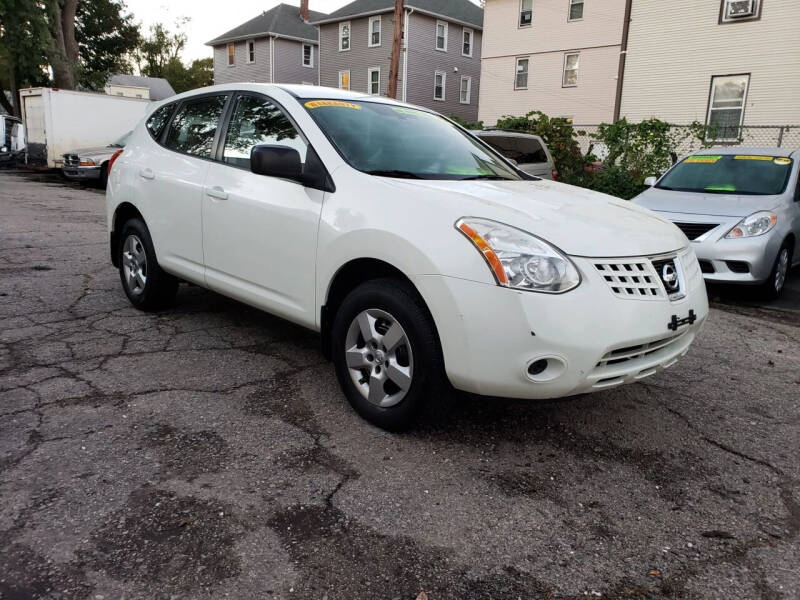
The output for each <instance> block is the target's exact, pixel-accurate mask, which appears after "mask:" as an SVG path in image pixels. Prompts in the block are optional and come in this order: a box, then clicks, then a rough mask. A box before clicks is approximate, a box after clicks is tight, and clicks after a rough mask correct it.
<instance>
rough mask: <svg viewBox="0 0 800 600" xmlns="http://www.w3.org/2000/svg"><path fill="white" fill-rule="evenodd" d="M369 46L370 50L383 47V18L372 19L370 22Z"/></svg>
mask: <svg viewBox="0 0 800 600" xmlns="http://www.w3.org/2000/svg"><path fill="white" fill-rule="evenodd" d="M367 42H368V43H367V45H368V46H369V47H370V48H374V47H375V46H380V45H381V17H380V15H378V16H377V17H372V18H371V19H370V20H369V40H367Z"/></svg>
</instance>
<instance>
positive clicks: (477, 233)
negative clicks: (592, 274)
mask: <svg viewBox="0 0 800 600" xmlns="http://www.w3.org/2000/svg"><path fill="white" fill-rule="evenodd" d="M456 229H458V230H459V231H460V232H461V233H463V234H464V235H465V236H467V238H469V240H470V241H471V242H472V243H473V244H474V245H475V247H476V248H477V249H478V251H479V252H480V253H481V255H483V258H484V259H485V260H486V262H487V263H488V264H489V267H491V269H492V273H494V278H495V280H496V281H497V283H498V285H502V286H504V287H508V288H513V289H516V290H528V291H531V292H545V293H551V294H554V293H560V292H566V291H568V290H571V289H572V288H574V287H577V285H578V284H579V283H580V282H581V276H580V274H579V273H578V269H576V268H575V265H574V264H572V261H571V260H570V259H569V258H567V257H566V256H564V255H563V254H561V252H559V251H558V250H556V249H555V248H553V246H551V245H550V244H548V243H547V242H545V241H544V240H541V239H539V238H537V237H536V236H534V235H531V234H530V233H527V232H525V231H522V230H521V229H517V228H516V227H511V226H510V225H504V224H503V223H497V222H496V221H490V220H488V219H478V218H472V217H465V218H463V219H460V220H458V221H457V222H456Z"/></svg>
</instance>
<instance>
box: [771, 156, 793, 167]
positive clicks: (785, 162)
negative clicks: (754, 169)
mask: <svg viewBox="0 0 800 600" xmlns="http://www.w3.org/2000/svg"><path fill="white" fill-rule="evenodd" d="M772 162H774V163H775V164H776V165H790V164H792V159H791V158H786V157H785V156H779V157H778V158H776V159H775V160H773V161H772Z"/></svg>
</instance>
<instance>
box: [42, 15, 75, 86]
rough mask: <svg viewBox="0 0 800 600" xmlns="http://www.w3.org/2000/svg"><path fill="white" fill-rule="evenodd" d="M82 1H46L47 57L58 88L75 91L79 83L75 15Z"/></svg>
mask: <svg viewBox="0 0 800 600" xmlns="http://www.w3.org/2000/svg"><path fill="white" fill-rule="evenodd" d="M79 1H80V0H46V11H45V12H46V18H47V25H48V27H47V29H48V32H49V33H50V36H49V40H48V44H47V56H48V59H49V62H50V68H51V69H52V70H53V79H54V80H55V84H56V87H60V88H64V89H66V90H74V89H75V86H76V84H77V82H78V77H77V75H78V42H77V40H76V39H75V14H76V12H77V10H78V2H79Z"/></svg>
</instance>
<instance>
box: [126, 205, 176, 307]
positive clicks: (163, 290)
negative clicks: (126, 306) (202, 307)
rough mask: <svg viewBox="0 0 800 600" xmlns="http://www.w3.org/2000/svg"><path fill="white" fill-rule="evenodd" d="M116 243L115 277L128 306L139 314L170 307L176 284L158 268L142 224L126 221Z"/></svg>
mask: <svg viewBox="0 0 800 600" xmlns="http://www.w3.org/2000/svg"><path fill="white" fill-rule="evenodd" d="M119 239H120V243H119V247H118V249H117V252H118V253H119V254H118V263H117V264H119V277H120V280H121V281H122V289H124V290H125V295H126V296H128V299H129V300H130V301H131V304H133V305H134V306H135V307H136V308H138V309H140V310H157V309H160V308H164V307H166V306H168V305H170V304H171V303H172V302H173V301H174V300H175V294H176V293H177V291H178V280H177V279H175V278H174V277H173V276H172V275H170V274H168V273H166V272H164V271H163V270H162V269H161V267H160V266H159V265H158V260H157V259H156V251H155V249H154V248H153V240H152V239H151V238H150V232H149V231H148V229H147V226H146V225H145V224H144V222H142V220H141V219H131V220H129V221H128V222H127V223H125V225H123V227H122V232H121V235H120V238H119Z"/></svg>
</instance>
